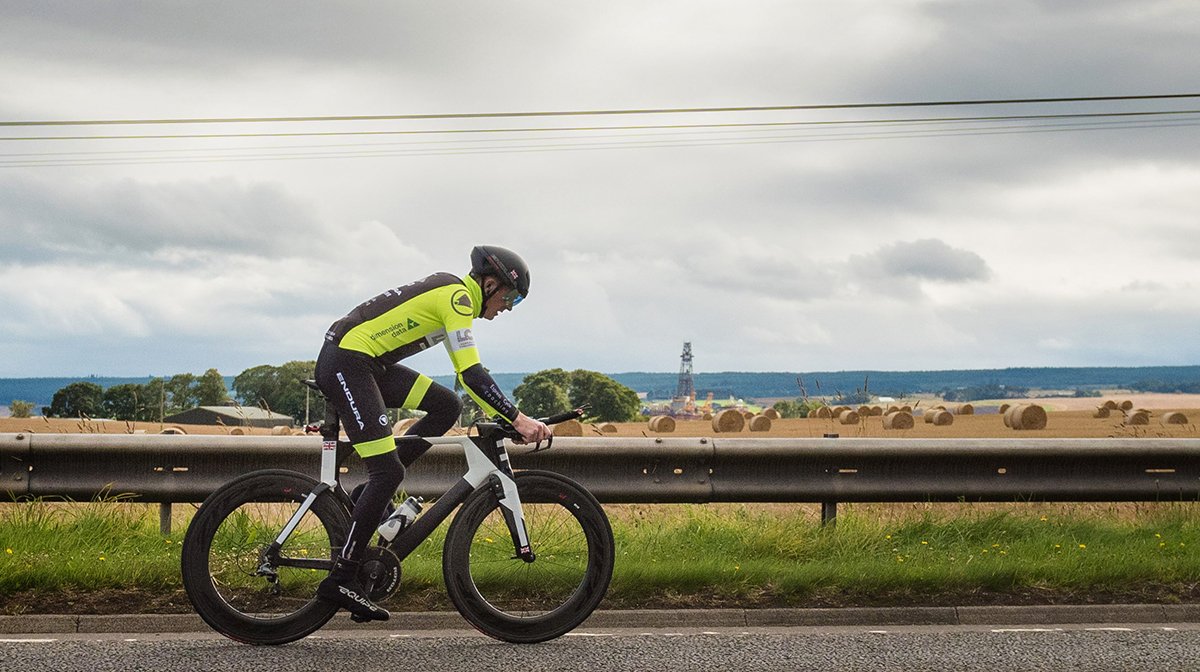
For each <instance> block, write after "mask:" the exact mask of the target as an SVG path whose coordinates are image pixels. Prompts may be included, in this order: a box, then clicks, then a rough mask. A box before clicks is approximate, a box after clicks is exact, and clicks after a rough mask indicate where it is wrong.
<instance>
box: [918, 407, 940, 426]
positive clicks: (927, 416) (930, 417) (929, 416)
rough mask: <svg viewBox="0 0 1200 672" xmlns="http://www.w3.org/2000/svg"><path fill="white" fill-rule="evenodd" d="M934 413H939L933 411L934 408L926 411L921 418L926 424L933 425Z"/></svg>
mask: <svg viewBox="0 0 1200 672" xmlns="http://www.w3.org/2000/svg"><path fill="white" fill-rule="evenodd" d="M934 413H937V411H935V410H933V409H932V408H931V409H929V410H928V411H925V413H924V414H923V415H922V416H921V417H922V418H923V419H924V420H925V424H927V425H932V424H933V414H934Z"/></svg>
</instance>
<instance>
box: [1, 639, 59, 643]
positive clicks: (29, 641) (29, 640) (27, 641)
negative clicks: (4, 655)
mask: <svg viewBox="0 0 1200 672" xmlns="http://www.w3.org/2000/svg"><path fill="white" fill-rule="evenodd" d="M57 641H58V640H57V639H0V644H49V643H50V642H57Z"/></svg>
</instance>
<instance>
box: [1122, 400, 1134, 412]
mask: <svg viewBox="0 0 1200 672" xmlns="http://www.w3.org/2000/svg"><path fill="white" fill-rule="evenodd" d="M1132 409H1133V402H1132V401H1130V400H1128V399H1126V400H1125V401H1122V402H1121V410H1122V411H1128V410H1132Z"/></svg>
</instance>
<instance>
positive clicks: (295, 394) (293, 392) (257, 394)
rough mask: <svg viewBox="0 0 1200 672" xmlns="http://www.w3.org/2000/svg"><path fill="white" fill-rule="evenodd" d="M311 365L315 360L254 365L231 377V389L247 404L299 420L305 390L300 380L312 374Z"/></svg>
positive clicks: (312, 366)
mask: <svg viewBox="0 0 1200 672" xmlns="http://www.w3.org/2000/svg"><path fill="white" fill-rule="evenodd" d="M315 367H316V362H313V361H294V362H287V363H286V364H284V365H282V366H271V365H269V364H263V365H261V366H255V367H252V368H249V369H246V370H245V371H243V372H241V373H239V374H238V375H237V377H236V378H234V379H233V390H234V393H235V394H237V396H238V398H239V399H240V400H241V402H242V403H243V404H245V405H247V406H258V407H259V408H265V409H268V410H271V411H274V412H276V413H285V414H287V415H290V416H292V417H293V418H297V419H302V418H303V417H304V396H305V395H304V391H305V389H306V388H305V387H304V385H303V384H302V381H303V380H305V379H307V378H311V377H312V374H313V369H314V368H315Z"/></svg>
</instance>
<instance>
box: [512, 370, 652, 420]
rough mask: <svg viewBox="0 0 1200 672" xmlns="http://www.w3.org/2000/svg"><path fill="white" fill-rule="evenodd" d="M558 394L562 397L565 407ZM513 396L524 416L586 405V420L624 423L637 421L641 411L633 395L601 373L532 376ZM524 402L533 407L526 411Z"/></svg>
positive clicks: (549, 372)
mask: <svg viewBox="0 0 1200 672" xmlns="http://www.w3.org/2000/svg"><path fill="white" fill-rule="evenodd" d="M555 388H557V391H556V390H555ZM559 392H562V393H565V395H566V403H565V404H564V403H563V398H562V396H560V395H559ZM513 395H514V396H516V397H517V399H518V400H519V403H520V405H521V407H522V408H521V410H522V411H524V412H525V413H526V414H529V413H530V411H533V412H534V413H535V414H537V415H543V414H549V413H558V412H561V411H564V410H567V409H568V408H571V407H576V408H578V407H580V406H583V405H587V406H588V411H587V414H588V418H589V419H593V420H597V421H600V422H626V421H629V420H635V419H637V417H638V412H639V411H640V410H641V401H640V400H639V399H638V396H637V393H636V392H634V391H633V390H631V389H629V388H628V387H626V386H624V385H622V384H620V383H618V382H617V381H615V380H613V379H612V378H609V377H608V376H606V375H604V374H602V373H598V372H596V371H588V370H586V369H576V370H574V371H571V372H570V373H568V372H566V371H564V370H562V369H545V370H543V371H538V372H537V373H532V374H530V375H528V376H526V377H525V379H524V380H523V381H522V382H521V384H520V385H518V386H517V388H516V389H514V390H513ZM523 400H529V402H530V403H531V404H532V405H531V406H530V407H529V409H528V410H526V408H525V403H526V402H525V401H523ZM551 404H553V406H552V405H551Z"/></svg>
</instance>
